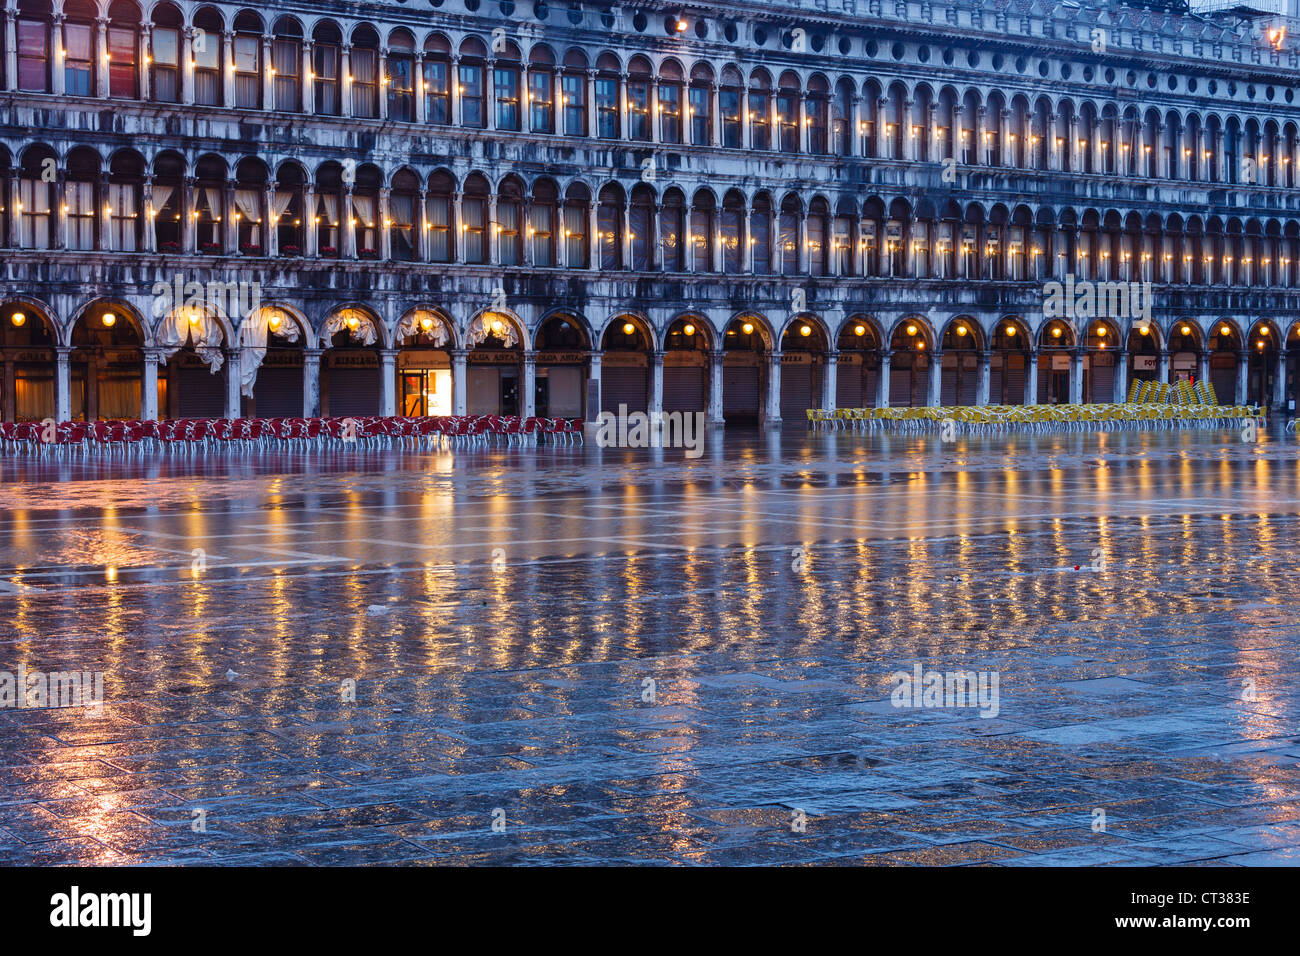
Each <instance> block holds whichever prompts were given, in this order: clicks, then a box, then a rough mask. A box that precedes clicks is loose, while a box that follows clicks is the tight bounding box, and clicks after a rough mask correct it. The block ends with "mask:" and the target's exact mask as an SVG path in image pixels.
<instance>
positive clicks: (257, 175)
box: [235, 158, 267, 256]
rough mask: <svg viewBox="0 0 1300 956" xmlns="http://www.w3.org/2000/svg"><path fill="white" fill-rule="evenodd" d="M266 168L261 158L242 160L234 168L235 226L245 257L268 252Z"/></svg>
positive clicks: (240, 247)
mask: <svg viewBox="0 0 1300 956" xmlns="http://www.w3.org/2000/svg"><path fill="white" fill-rule="evenodd" d="M266 182H267V169H266V164H265V163H263V162H262V161H261V160H260V159H251V158H250V159H245V160H241V161H240V163H239V165H238V166H236V167H235V227H236V233H237V235H238V237H239V251H240V252H241V253H242V254H243V255H246V256H260V255H265V253H266V232H265V230H264V226H265V225H266V210H265V209H263V203H264V201H265V199H266Z"/></svg>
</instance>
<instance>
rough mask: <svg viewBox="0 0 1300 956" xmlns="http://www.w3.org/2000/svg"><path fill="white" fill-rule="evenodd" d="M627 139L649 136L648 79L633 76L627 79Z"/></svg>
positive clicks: (641, 138) (647, 137) (646, 137)
mask: <svg viewBox="0 0 1300 956" xmlns="http://www.w3.org/2000/svg"><path fill="white" fill-rule="evenodd" d="M627 135H628V139H639V140H648V139H649V138H650V81H649V80H646V79H637V78H635V77H633V78H631V79H629V80H628V81H627Z"/></svg>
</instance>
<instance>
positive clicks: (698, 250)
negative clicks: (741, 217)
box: [691, 190, 717, 272]
mask: <svg viewBox="0 0 1300 956" xmlns="http://www.w3.org/2000/svg"><path fill="white" fill-rule="evenodd" d="M716 214H717V209H716V207H715V205H714V202H713V195H712V194H711V193H708V192H705V191H704V190H700V191H699V192H697V193H696V194H695V201H694V202H692V203H691V245H692V246H694V248H695V269H694V271H695V272H713V271H714V269H715V267H716V264H715V263H714V261H713V230H714V228H715V226H716Z"/></svg>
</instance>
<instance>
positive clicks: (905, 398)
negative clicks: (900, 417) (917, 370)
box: [889, 366, 912, 408]
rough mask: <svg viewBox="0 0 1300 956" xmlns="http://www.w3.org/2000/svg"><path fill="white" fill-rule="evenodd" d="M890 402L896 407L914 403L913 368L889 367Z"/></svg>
mask: <svg viewBox="0 0 1300 956" xmlns="http://www.w3.org/2000/svg"><path fill="white" fill-rule="evenodd" d="M889 404H890V405H892V406H894V407H895V408H906V407H908V406H910V405H911V404H912V369H911V368H910V367H907V368H895V367H893V366H891V367H890V369H889Z"/></svg>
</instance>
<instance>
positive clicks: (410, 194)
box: [388, 169, 420, 262]
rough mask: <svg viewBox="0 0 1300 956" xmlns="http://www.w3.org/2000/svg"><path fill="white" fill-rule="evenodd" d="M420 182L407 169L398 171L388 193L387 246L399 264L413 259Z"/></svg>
mask: <svg viewBox="0 0 1300 956" xmlns="http://www.w3.org/2000/svg"><path fill="white" fill-rule="evenodd" d="M419 193H420V181H419V179H417V178H416V175H415V173H413V172H411V171H410V170H409V169H402V170H398V172H397V173H396V174H395V175H394V176H393V187H392V189H391V190H390V191H389V193H388V218H389V223H388V230H389V232H388V244H389V249H390V251H391V254H392V257H393V258H394V259H396V260H398V261H399V262H411V261H413V260H414V259H415V209H416V204H417V203H418V202H419Z"/></svg>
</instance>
